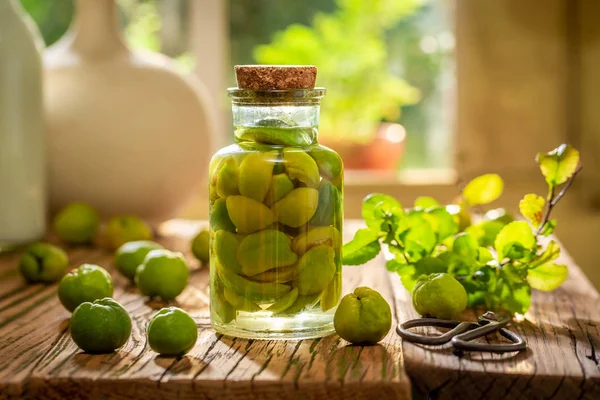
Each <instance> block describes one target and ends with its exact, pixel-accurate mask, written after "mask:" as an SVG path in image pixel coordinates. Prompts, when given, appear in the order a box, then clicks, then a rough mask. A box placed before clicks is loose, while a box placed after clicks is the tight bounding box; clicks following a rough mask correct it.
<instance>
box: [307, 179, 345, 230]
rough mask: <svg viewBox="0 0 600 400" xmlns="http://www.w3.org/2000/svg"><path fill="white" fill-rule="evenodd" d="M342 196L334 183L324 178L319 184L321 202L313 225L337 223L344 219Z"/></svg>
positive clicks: (313, 218)
mask: <svg viewBox="0 0 600 400" xmlns="http://www.w3.org/2000/svg"><path fill="white" fill-rule="evenodd" d="M342 218H343V217H342V196H341V194H340V191H339V190H338V189H337V188H336V187H335V186H334V185H333V183H331V182H329V181H327V180H322V181H321V183H320V184H319V203H318V206H317V210H316V211H315V214H314V216H313V217H312V219H311V220H310V223H311V224H312V225H335V224H336V223H337V222H338V221H341V220H342Z"/></svg>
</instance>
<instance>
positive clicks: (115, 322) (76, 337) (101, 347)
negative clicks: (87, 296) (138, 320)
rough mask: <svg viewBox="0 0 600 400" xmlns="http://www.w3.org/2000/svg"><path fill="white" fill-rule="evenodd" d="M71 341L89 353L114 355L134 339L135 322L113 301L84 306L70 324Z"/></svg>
mask: <svg viewBox="0 0 600 400" xmlns="http://www.w3.org/2000/svg"><path fill="white" fill-rule="evenodd" d="M69 330H70V331H71V337H72V338H73V341H74V342H75V344H76V345H77V346H79V348H80V349H82V350H83V351H85V352H86V353H92V354H96V353H112V352H113V351H115V350H116V349H118V348H119V347H122V346H123V345H124V344H125V343H127V340H128V339H129V336H130V335H131V318H130V317H129V314H127V311H126V310H125V309H124V308H123V306H122V305H120V304H119V303H117V302H116V301H115V300H113V299H110V298H103V299H100V300H96V301H94V302H93V303H90V302H85V303H81V304H80V305H79V306H78V307H77V308H76V309H75V311H73V315H71V319H70V321H69Z"/></svg>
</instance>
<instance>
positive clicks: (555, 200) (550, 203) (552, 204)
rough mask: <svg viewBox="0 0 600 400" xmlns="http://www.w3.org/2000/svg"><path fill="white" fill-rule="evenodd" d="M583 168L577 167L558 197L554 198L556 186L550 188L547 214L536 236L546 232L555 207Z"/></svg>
mask: <svg viewBox="0 0 600 400" xmlns="http://www.w3.org/2000/svg"><path fill="white" fill-rule="evenodd" d="M582 168H583V166H582V165H581V164H579V165H578V166H577V169H576V170H575V171H574V172H573V175H571V177H570V178H569V179H568V180H567V182H566V183H565V185H564V186H563V188H562V189H561V190H560V192H558V194H557V195H556V197H555V196H554V191H555V189H556V186H554V185H552V186H550V190H549V191H548V198H547V199H546V203H547V205H546V212H545V213H544V217H543V218H542V223H541V224H540V227H539V228H538V230H537V232H536V233H535V234H536V236H538V235H540V234H541V233H542V232H543V231H544V227H545V226H546V224H547V223H548V221H549V220H550V213H552V210H553V209H554V207H555V206H556V205H557V204H558V202H559V201H560V199H562V198H563V196H564V195H565V194H566V193H567V190H569V188H570V187H571V185H572V184H573V181H575V177H576V176H577V174H578V173H579V172H580V171H581V169H582Z"/></svg>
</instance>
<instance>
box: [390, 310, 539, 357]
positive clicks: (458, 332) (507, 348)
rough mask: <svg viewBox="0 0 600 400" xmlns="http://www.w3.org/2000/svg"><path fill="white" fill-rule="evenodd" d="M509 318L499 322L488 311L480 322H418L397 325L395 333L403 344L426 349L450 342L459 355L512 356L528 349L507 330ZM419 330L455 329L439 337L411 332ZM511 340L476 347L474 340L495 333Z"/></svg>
mask: <svg viewBox="0 0 600 400" xmlns="http://www.w3.org/2000/svg"><path fill="white" fill-rule="evenodd" d="M509 322H510V318H497V317H496V314H494V313H493V312H491V311H487V312H486V313H484V314H483V315H482V316H480V317H479V318H478V321H477V322H470V321H467V322H461V321H450V320H444V319H436V318H419V319H412V320H410V321H406V322H402V323H400V324H398V327H397V328H396V332H397V333H398V335H400V336H401V337H402V338H403V339H404V340H407V341H409V342H413V343H420V344H425V345H434V346H435V345H442V344H446V343H448V342H451V343H452V346H454V348H455V349H456V350H459V351H482V352H490V353H510V352H514V351H521V350H525V349H526V348H527V344H526V343H525V340H523V338H522V337H521V336H519V335H518V334H516V333H514V332H512V331H509V330H508V329H506V328H505V326H506V325H507V324H508V323H509ZM420 326H437V327H440V328H452V329H451V330H449V331H448V332H446V333H443V334H441V335H437V336H429V335H420V334H417V333H414V332H411V331H409V329H410V328H416V327H420ZM496 331H498V333H500V335H502V336H504V337H505V338H506V339H508V340H510V341H511V342H512V343H510V344H489V343H476V342H473V340H474V339H476V338H479V337H482V336H486V335H489V334H490V333H493V332H496Z"/></svg>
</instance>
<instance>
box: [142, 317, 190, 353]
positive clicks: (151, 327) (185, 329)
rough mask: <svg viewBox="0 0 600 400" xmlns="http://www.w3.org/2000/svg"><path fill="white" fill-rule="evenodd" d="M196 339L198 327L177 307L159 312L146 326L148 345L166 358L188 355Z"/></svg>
mask: <svg viewBox="0 0 600 400" xmlns="http://www.w3.org/2000/svg"><path fill="white" fill-rule="evenodd" d="M197 339H198V326H197V325H196V322H195V321H194V320H193V319H192V317H190V316H189V314H188V313H186V312H185V311H183V310H182V309H180V308H177V307H168V308H163V309H162V310H160V311H159V312H158V313H156V315H155V316H154V317H152V319H151V320H150V324H148V344H149V345H150V348H151V349H152V350H154V351H155V352H157V353H159V354H162V355H166V356H181V355H183V354H186V353H188V352H189V351H190V350H191V349H192V348H193V347H194V345H195V344H196V340H197Z"/></svg>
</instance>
